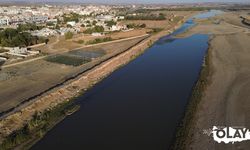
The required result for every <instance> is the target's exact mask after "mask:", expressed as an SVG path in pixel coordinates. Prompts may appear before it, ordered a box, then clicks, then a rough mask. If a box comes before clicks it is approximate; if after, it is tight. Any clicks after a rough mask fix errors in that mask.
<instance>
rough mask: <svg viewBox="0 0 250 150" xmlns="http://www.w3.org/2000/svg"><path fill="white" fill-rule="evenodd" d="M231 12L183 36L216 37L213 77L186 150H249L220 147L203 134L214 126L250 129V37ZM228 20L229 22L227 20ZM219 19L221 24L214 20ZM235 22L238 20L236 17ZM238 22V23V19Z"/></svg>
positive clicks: (241, 146) (212, 44) (246, 144)
mask: <svg viewBox="0 0 250 150" xmlns="http://www.w3.org/2000/svg"><path fill="white" fill-rule="evenodd" d="M230 14H231V13H230ZM230 14H228V13H226V14H224V15H221V16H217V17H215V18H213V19H209V20H202V21H198V25H197V26H195V27H194V28H192V29H190V30H189V31H188V32H186V33H185V34H183V35H181V36H189V35H192V34H196V33H201V34H211V35H213V38H212V40H211V41H210V48H209V53H210V61H209V68H208V69H209V70H210V74H209V75H208V76H207V79H208V83H207V85H206V88H205V90H204V92H203V93H202V98H201V99H200V100H199V103H198V104H196V105H197V106H196V108H195V113H194V116H193V118H192V120H191V122H190V124H191V127H192V128H191V129H190V130H189V131H188V136H187V137H186V142H185V149H188V150H189V149H193V150H200V149H208V150H210V149H219V150H225V149H232V150H233V149H249V146H250V142H249V141H247V142H241V143H235V144H227V145H226V144H218V143H216V142H215V141H214V140H213V138H212V137H211V136H210V137H209V136H208V135H206V134H204V133H203V130H204V129H211V128H212V127H213V126H242V127H246V128H248V129H249V128H250V119H249V117H250V115H249V114H250V101H249V99H250V93H249V91H250V36H249V34H248V33H249V30H248V28H244V27H243V26H237V25H235V24H230V22H229V21H228V19H230V17H228V15H230ZM225 16H226V17H227V20H225V19H223V18H224V17H225ZM215 19H219V20H220V23H219V24H217V23H214V22H213V20H215ZM233 19H234V18H233ZM234 21H235V20H234Z"/></svg>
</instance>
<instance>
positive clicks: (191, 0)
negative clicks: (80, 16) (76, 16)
mask: <svg viewBox="0 0 250 150" xmlns="http://www.w3.org/2000/svg"><path fill="white" fill-rule="evenodd" d="M6 1H7V2H11V1H13V2H19V1H28V2H83V3H109V4H117V3H147V4H150V3H151V4H152V3H154V4H157V3H163V4H164V3H198V2H225V3H226V2H237V3H241V2H248V3H249V2H250V0H0V2H6Z"/></svg>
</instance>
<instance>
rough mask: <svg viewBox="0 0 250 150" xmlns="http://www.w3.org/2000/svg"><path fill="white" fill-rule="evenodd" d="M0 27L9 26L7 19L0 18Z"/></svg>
mask: <svg viewBox="0 0 250 150" xmlns="http://www.w3.org/2000/svg"><path fill="white" fill-rule="evenodd" d="M0 25H9V17H6V16H4V17H0Z"/></svg>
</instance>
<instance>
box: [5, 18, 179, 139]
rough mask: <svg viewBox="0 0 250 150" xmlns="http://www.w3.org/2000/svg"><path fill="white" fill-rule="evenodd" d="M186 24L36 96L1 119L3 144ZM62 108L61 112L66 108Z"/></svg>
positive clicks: (150, 39) (144, 41)
mask: <svg viewBox="0 0 250 150" xmlns="http://www.w3.org/2000/svg"><path fill="white" fill-rule="evenodd" d="M182 23H183V21H181V22H179V23H178V24H177V25H176V26H175V27H174V28H173V29H172V30H171V31H170V30H165V31H162V32H159V33H157V34H154V35H152V36H150V37H148V38H146V39H144V40H143V41H141V42H140V43H138V44H137V45H136V46H134V47H132V48H130V49H128V50H127V51H125V52H123V53H121V54H119V55H117V56H115V57H112V58H110V59H109V60H107V61H105V62H102V63H101V64H100V65H97V66H94V67H93V68H91V69H89V70H87V71H86V72H84V73H82V74H79V75H78V76H77V77H75V78H74V79H72V80H70V81H67V82H65V83H64V84H62V85H59V86H58V87H55V88H54V89H51V90H50V91H48V92H46V93H43V94H42V95H40V96H39V97H35V98H34V99H33V100H32V103H29V104H28V105H25V107H23V106H20V108H21V109H19V110H18V111H17V109H16V110H15V111H13V112H11V113H10V115H8V116H5V117H4V118H3V119H1V121H0V142H3V141H4V139H5V138H6V137H8V136H9V135H11V134H12V133H14V132H15V131H18V130H20V129H22V128H23V127H25V126H26V125H27V124H29V123H30V122H31V121H32V120H33V119H34V116H36V114H37V113H39V114H41V113H44V112H45V113H46V112H51V111H53V110H54V109H55V108H57V107H58V106H60V105H62V104H65V103H68V102H70V101H71V100H72V98H74V97H77V96H79V95H80V94H82V92H84V91H85V90H87V89H88V88H90V87H91V86H93V85H94V84H96V83H97V82H98V81H100V80H101V79H103V78H104V77H106V76H107V75H109V74H110V73H112V72H113V71H114V70H116V69H117V68H119V67H121V66H123V65H125V64H127V63H128V62H129V61H131V60H132V59H134V58H135V57H136V56H138V55H140V54H141V53H143V52H144V50H146V49H147V48H148V47H149V46H150V45H152V44H153V43H154V42H155V41H157V40H158V39H159V38H160V37H162V36H164V35H166V34H169V33H170V32H173V31H174V30H175V29H177V28H178V27H180V25H181V24H182ZM59 108H60V109H61V108H62V107H59Z"/></svg>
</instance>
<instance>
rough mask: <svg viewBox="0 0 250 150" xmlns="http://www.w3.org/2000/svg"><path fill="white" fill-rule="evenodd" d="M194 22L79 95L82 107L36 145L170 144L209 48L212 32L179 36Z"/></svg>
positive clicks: (94, 148) (133, 149)
mask: <svg viewBox="0 0 250 150" xmlns="http://www.w3.org/2000/svg"><path fill="white" fill-rule="evenodd" d="M206 13H207V15H208V16H209V17H211V13H214V12H213V11H211V12H206ZM204 15H206V14H202V18H203V17H204ZM197 18H199V17H197ZM193 25H194V22H193V21H192V19H190V20H188V21H187V22H186V23H185V24H184V25H183V26H182V27H181V28H180V29H178V30H177V31H176V32H174V33H173V34H172V35H170V36H165V37H163V38H161V39H159V40H158V41H157V42H156V43H155V44H154V45H153V46H152V47H150V48H148V49H147V50H146V51H145V53H144V54H142V55H141V56H139V57H138V58H136V59H135V60H133V61H131V62H130V63H129V64H127V65H126V66H124V67H122V68H120V69H118V70H116V71H115V72H113V73H112V74H111V75H110V76H108V77H107V78H105V79H104V80H102V81H101V82H99V83H98V84H97V85H95V86H94V87H93V88H92V89H90V90H88V91H87V92H86V93H85V94H84V95H82V96H80V97H79V98H78V99H77V100H76V103H77V104H79V105H81V109H80V110H79V111H78V112H76V113H74V114H72V115H71V116H68V117H67V118H66V119H65V120H63V121H62V122H61V123H59V124H58V125H56V126H55V127H54V128H53V129H52V130H51V131H49V132H48V133H47V134H46V136H45V137H44V138H43V139H42V140H40V141H39V142H38V143H37V144H35V145H34V146H33V147H32V150H45V149H60V150H68V149H72V150H78V149H82V150H164V149H168V148H169V146H170V144H171V142H172V140H173V138H174V137H175V130H176V127H177V126H178V124H179V122H180V120H181V119H182V117H183V114H184V112H185V107H186V104H187V102H188V100H189V96H190V94H191V92H192V87H193V85H194V84H195V82H196V81H197V79H198V77H199V72H200V69H201V65H202V62H203V58H204V55H205V53H206V50H207V49H208V40H209V36H208V35H202V34H196V35H193V36H190V37H187V38H179V39H177V38H174V35H175V34H179V33H181V32H184V31H186V30H187V29H188V28H190V27H191V26H193Z"/></svg>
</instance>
